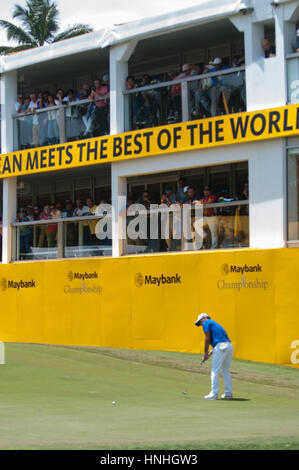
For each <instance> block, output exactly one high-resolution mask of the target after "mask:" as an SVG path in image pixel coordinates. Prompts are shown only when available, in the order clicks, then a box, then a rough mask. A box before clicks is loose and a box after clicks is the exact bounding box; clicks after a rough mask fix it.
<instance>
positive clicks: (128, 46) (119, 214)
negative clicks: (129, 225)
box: [109, 41, 137, 257]
mask: <svg viewBox="0 0 299 470" xmlns="http://www.w3.org/2000/svg"><path fill="white" fill-rule="evenodd" d="M136 44H137V41H131V42H128V43H125V44H120V45H118V46H112V47H111V48H110V59H109V60H110V134H119V133H121V132H124V131H125V130H126V123H125V108H126V102H125V97H124V95H123V90H124V88H125V82H126V77H127V75H128V61H129V58H130V57H131V54H132V53H133V51H134V49H135V47H136ZM115 165H117V163H112V165H111V195H112V237H113V238H112V256H113V257H118V256H121V255H122V249H123V239H122V238H123V237H124V235H123V232H124V229H125V224H126V216H125V212H126V196H127V180H126V178H118V177H117V176H116V175H114V171H113V170H114V168H115ZM119 196H122V197H119Z"/></svg>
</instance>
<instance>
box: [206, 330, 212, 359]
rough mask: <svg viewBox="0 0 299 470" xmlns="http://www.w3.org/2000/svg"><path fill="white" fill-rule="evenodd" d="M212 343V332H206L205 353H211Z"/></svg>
mask: <svg viewBox="0 0 299 470" xmlns="http://www.w3.org/2000/svg"><path fill="white" fill-rule="evenodd" d="M210 344H211V333H210V332H209V331H207V332H205V354H209V346H210Z"/></svg>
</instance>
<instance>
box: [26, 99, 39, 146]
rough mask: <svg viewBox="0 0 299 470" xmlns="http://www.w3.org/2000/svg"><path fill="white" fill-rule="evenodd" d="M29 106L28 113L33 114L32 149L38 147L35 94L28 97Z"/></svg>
mask: <svg viewBox="0 0 299 470" xmlns="http://www.w3.org/2000/svg"><path fill="white" fill-rule="evenodd" d="M30 100H31V101H30V104H29V111H30V112H31V113H33V117H32V141H33V146H34V147H40V129H39V120H38V115H37V114H36V110H37V109H38V105H37V98H36V94H35V93H32V94H31V95H30Z"/></svg>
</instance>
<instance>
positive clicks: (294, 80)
mask: <svg viewBox="0 0 299 470" xmlns="http://www.w3.org/2000/svg"><path fill="white" fill-rule="evenodd" d="M287 71H288V103H293V104H295V103H299V52H297V53H295V54H289V55H288V56H287Z"/></svg>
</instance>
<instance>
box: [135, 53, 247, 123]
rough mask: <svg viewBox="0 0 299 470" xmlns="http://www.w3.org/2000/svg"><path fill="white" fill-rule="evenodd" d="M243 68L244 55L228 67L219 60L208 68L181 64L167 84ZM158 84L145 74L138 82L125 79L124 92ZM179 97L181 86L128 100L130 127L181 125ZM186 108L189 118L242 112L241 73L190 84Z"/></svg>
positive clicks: (242, 90)
mask: <svg viewBox="0 0 299 470" xmlns="http://www.w3.org/2000/svg"><path fill="white" fill-rule="evenodd" d="M243 65H245V59H244V53H243V52H241V54H240V55H235V56H234V57H233V58H232V62H231V64H230V65H229V64H228V63H227V62H226V61H225V60H223V59H221V58H220V57H217V58H215V59H214V60H212V61H210V62H209V63H208V64H207V65H205V64H204V63H203V62H201V63H196V64H184V65H183V66H182V69H181V71H179V72H178V71H170V72H169V73H168V75H167V78H166V81H177V80H181V79H184V78H189V77H192V76H196V75H206V74H208V73H213V72H221V71H222V70H223V71H224V70H227V69H229V68H235V67H241V66H243ZM157 83H162V80H160V79H159V78H158V77H150V76H149V75H147V74H144V75H143V76H142V77H141V79H140V80H136V79H135V78H134V77H133V76H132V75H129V76H128V77H127V79H126V89H127V90H134V89H138V88H140V87H144V86H148V85H154V84H157ZM181 94H182V90H181V84H180V83H176V84H174V85H170V86H168V87H161V88H160V87H159V88H155V89H151V90H144V91H140V92H139V93H134V94H133V95H132V98H131V105H132V111H133V112H132V115H133V116H132V117H133V127H134V128H143V127H151V126H155V125H157V124H158V123H160V122H161V121H167V123H168V124H170V123H172V122H179V121H181V113H182V104H181ZM220 98H221V99H220ZM189 105H190V110H191V117H192V118H198V117H209V116H216V115H219V114H221V113H224V112H229V109H236V110H242V109H245V107H246V97H245V76H244V72H243V71H239V72H237V73H231V74H227V75H225V74H223V75H219V76H212V77H210V76H209V77H206V78H204V77H203V78H201V79H199V80H194V81H190V82H189ZM163 114H164V115H165V117H164V118H163Z"/></svg>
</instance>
